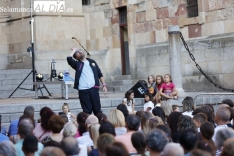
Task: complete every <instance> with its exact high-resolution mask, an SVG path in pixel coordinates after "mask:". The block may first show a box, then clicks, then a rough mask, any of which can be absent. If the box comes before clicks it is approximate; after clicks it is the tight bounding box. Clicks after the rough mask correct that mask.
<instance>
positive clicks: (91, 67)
mask: <svg viewBox="0 0 234 156" xmlns="http://www.w3.org/2000/svg"><path fill="white" fill-rule="evenodd" d="M72 57H74V58H75V59H76V60H75V59H73V58H72ZM67 62H68V64H69V65H70V66H71V67H72V68H73V69H74V70H76V75H75V84H74V88H75V89H78V90H79V98H80V103H81V107H82V109H83V111H84V112H85V113H87V114H92V112H93V113H94V114H95V115H97V114H98V113H100V112H101V104H100V97H99V80H100V81H101V83H102V85H103V92H104V93H106V92H107V89H106V84H105V81H104V78H103V75H102V72H101V70H100V68H99V67H98V65H97V63H96V62H95V61H94V60H92V59H89V58H86V57H85V54H84V52H83V51H82V50H79V49H77V48H72V52H71V54H70V55H69V56H68V57H67Z"/></svg>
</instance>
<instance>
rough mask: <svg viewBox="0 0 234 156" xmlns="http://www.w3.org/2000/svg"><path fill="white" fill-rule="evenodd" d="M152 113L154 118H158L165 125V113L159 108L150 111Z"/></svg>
mask: <svg viewBox="0 0 234 156" xmlns="http://www.w3.org/2000/svg"><path fill="white" fill-rule="evenodd" d="M152 113H153V114H154V116H159V117H160V118H161V119H162V121H163V122H164V123H165V117H166V115H165V112H164V110H163V109H162V108H161V107H155V108H154V109H153V111H152Z"/></svg>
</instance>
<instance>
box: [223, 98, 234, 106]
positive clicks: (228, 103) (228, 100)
mask: <svg viewBox="0 0 234 156" xmlns="http://www.w3.org/2000/svg"><path fill="white" fill-rule="evenodd" d="M222 104H227V105H228V106H229V107H233V106H234V104H233V101H232V100H231V99H225V100H223V101H222Z"/></svg>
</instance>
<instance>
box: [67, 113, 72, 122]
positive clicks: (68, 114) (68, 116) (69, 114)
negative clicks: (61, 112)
mask: <svg viewBox="0 0 234 156" xmlns="http://www.w3.org/2000/svg"><path fill="white" fill-rule="evenodd" d="M66 115H67V119H68V122H72V117H71V113H70V112H68V113H67V114H66Z"/></svg>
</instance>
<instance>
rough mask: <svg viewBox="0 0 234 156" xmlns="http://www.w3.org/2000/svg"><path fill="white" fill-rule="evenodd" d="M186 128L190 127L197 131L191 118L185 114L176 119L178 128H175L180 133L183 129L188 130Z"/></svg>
mask: <svg viewBox="0 0 234 156" xmlns="http://www.w3.org/2000/svg"><path fill="white" fill-rule="evenodd" d="M188 129H191V130H194V131H195V132H197V128H196V126H195V125H194V122H193V119H192V118H191V117H190V116H187V115H182V116H180V118H179V120H178V128H177V130H178V132H179V133H181V132H183V131H184V130H188Z"/></svg>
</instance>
